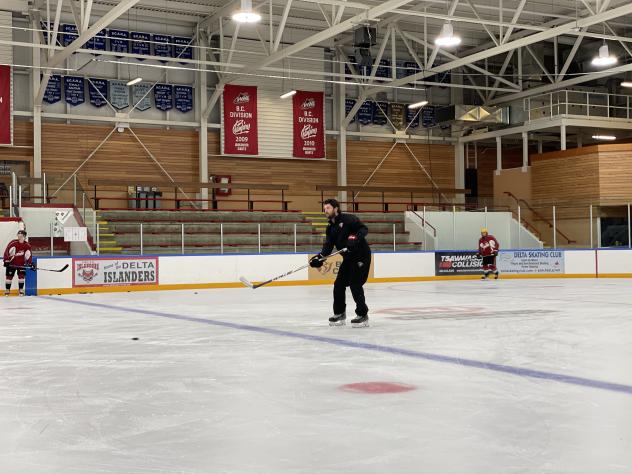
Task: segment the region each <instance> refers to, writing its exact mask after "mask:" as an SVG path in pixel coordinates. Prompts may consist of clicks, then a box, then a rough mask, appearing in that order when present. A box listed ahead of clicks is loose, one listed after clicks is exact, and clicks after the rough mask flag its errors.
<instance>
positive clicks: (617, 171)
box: [598, 145, 632, 204]
mask: <svg viewBox="0 0 632 474" xmlns="http://www.w3.org/2000/svg"><path fill="white" fill-rule="evenodd" d="M604 148H606V147H605V146H602V147H601V149H602V150H601V151H600V152H599V155H598V156H599V196H600V200H601V202H602V203H603V204H607V203H608V202H618V203H627V202H632V146H628V147H626V148H621V147H617V146H616V145H612V148H611V149H609V148H606V149H604Z"/></svg>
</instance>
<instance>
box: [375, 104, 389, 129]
mask: <svg viewBox="0 0 632 474" xmlns="http://www.w3.org/2000/svg"><path fill="white" fill-rule="evenodd" d="M387 113H388V102H382V101H379V102H373V123H374V124H375V125H386V124H387V123H388V119H387V118H386V114H387Z"/></svg>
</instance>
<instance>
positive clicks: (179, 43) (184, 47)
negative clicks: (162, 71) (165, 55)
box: [173, 36, 193, 59]
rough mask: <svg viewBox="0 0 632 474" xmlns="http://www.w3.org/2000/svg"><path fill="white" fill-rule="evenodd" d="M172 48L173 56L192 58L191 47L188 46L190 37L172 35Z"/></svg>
mask: <svg viewBox="0 0 632 474" xmlns="http://www.w3.org/2000/svg"><path fill="white" fill-rule="evenodd" d="M173 43H174V45H175V46H174V49H173V57H174V58H178V59H193V48H191V46H189V43H191V38H184V37H182V36H174V37H173Z"/></svg>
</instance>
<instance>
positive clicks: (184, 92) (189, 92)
mask: <svg viewBox="0 0 632 474" xmlns="http://www.w3.org/2000/svg"><path fill="white" fill-rule="evenodd" d="M173 95H174V96H175V102H176V110H179V111H180V112H182V113H183V114H185V113H187V112H190V111H191V110H193V87H191V86H173Z"/></svg>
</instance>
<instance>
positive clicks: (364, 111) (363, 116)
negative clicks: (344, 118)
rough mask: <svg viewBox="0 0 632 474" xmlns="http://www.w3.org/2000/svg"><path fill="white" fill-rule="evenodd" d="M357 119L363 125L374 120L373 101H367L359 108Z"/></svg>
mask: <svg viewBox="0 0 632 474" xmlns="http://www.w3.org/2000/svg"><path fill="white" fill-rule="evenodd" d="M356 119H357V120H358V122H359V123H361V124H362V125H368V124H370V123H371V122H373V102H369V101H368V100H367V101H365V102H364V103H363V104H362V105H361V106H360V108H359V109H358V113H357V114H356Z"/></svg>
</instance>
